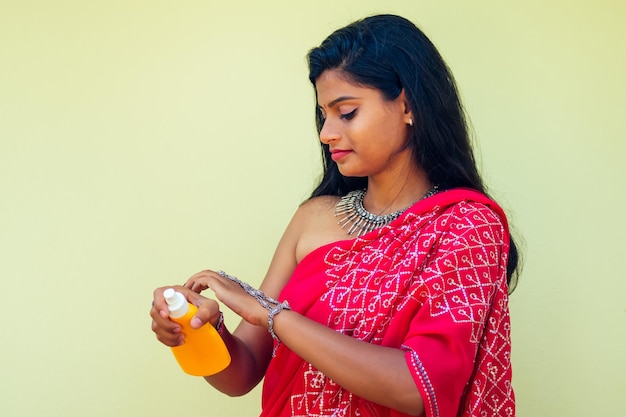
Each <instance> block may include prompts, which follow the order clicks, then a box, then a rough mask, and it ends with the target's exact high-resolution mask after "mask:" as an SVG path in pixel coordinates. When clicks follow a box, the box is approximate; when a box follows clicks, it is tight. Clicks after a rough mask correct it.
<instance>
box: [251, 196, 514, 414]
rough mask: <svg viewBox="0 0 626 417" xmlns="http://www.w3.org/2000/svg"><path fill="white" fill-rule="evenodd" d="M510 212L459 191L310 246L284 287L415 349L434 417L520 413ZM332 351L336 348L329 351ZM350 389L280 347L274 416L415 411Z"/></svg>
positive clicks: (316, 314)
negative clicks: (511, 306)
mask: <svg viewBox="0 0 626 417" xmlns="http://www.w3.org/2000/svg"><path fill="white" fill-rule="evenodd" d="M508 247H509V233H508V229H507V222H506V218H505V215H504V213H503V211H502V209H501V208H500V207H499V206H498V205H497V204H496V203H494V202H493V201H491V200H489V199H488V198H487V197H485V196H484V195H483V194H480V193H478V192H475V191H472V190H468V189H456V190H450V191H446V192H441V193H439V194H436V195H435V196H433V197H431V198H428V199H426V200H422V201H420V202H418V203H416V204H414V205H413V206H412V207H411V208H410V209H409V210H407V211H406V212H405V213H404V214H403V215H402V216H400V217H399V218H398V219H396V220H394V221H393V222H391V223H390V224H389V225H387V226H384V227H382V228H380V229H377V230H374V231H372V232H370V233H367V234H365V235H363V236H361V237H359V238H356V239H352V240H345V241H339V242H334V243H331V244H328V245H326V246H323V247H320V248H318V249H316V250H314V251H313V252H311V253H310V254H308V255H307V256H306V257H305V258H304V259H303V260H302V262H300V264H299V265H298V266H297V268H296V270H295V271H294V273H293V276H292V278H291V280H290V281H289V283H288V284H287V286H286V287H285V288H284V290H283V291H282V293H281V295H280V299H281V300H288V301H289V303H290V304H291V306H292V308H293V309H294V310H295V311H297V312H299V313H301V314H303V315H305V316H306V317H308V318H310V319H312V320H315V321H318V322H320V323H322V324H324V325H326V326H328V327H330V328H333V329H335V330H336V331H338V332H341V333H344V334H346V335H350V336H352V337H354V338H356V339H360V340H363V341H366V342H368V343H373V344H377V345H383V346H389V347H396V348H398V349H402V350H404V351H405V358H406V362H407V366H408V368H409V369H410V372H411V374H412V376H413V379H414V381H415V385H416V386H417V388H418V390H419V392H420V394H421V396H422V398H423V401H424V407H425V415H426V416H428V417H435V416H442V417H454V416H462V417H469V416H477V417H478V416H480V417H485V416H514V415H515V403H514V395H513V389H512V386H511V363H510V334H509V332H510V323H509V312H508V289H507V284H506V264H507V256H508ZM329 354H332V352H329ZM405 415H406V414H404V413H400V412H398V411H395V410H391V409H389V408H386V407H383V406H380V405H378V404H374V403H372V402H370V401H367V400H365V399H362V398H359V397H357V396H355V395H353V394H352V393H350V392H348V391H346V390H345V389H343V388H342V387H341V386H339V385H337V384H335V383H334V382H333V381H332V380H330V379H329V378H328V377H326V376H325V375H324V374H323V373H321V372H319V371H318V370H317V369H315V367H313V366H312V365H311V364H310V363H307V362H305V361H304V360H302V359H301V358H300V357H298V356H297V355H296V354H294V353H293V352H291V351H290V350H289V349H288V348H287V347H286V346H285V345H280V346H279V348H278V351H277V352H276V357H275V358H273V359H272V361H271V363H270V365H269V368H268V370H267V373H266V376H265V382H264V387H263V412H262V414H261V416H262V417H287V416H292V417H296V416H303V417H304V416H307V417H310V416H360V417H366V416H377V417H378V416H390V417H391V416H393V417H399V416H405Z"/></svg>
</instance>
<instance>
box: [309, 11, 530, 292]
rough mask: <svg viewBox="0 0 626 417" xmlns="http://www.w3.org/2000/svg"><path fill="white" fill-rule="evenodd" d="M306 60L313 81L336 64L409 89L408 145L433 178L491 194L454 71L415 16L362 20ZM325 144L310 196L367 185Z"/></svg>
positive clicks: (513, 257) (445, 185)
mask: <svg viewBox="0 0 626 417" xmlns="http://www.w3.org/2000/svg"><path fill="white" fill-rule="evenodd" d="M308 63H309V80H310V81H311V83H312V84H313V86H314V87H315V82H316V80H317V79H318V77H319V76H320V75H321V74H322V73H323V72H324V71H326V70H331V69H338V70H341V71H342V73H343V75H344V76H346V77H347V79H349V80H350V81H351V82H353V83H355V84H356V85H360V86H364V87H373V88H376V89H378V90H379V91H381V93H382V94H383V96H384V97H385V98H386V99H387V100H390V101H391V100H394V99H396V98H397V97H398V96H399V95H400V93H401V92H402V91H404V93H405V96H406V99H407V101H408V103H409V106H410V109H411V112H412V116H413V121H414V124H413V129H411V131H412V134H411V137H410V140H409V146H410V148H411V150H412V153H413V156H414V158H415V161H416V162H417V164H418V165H419V166H420V167H421V168H422V169H423V170H424V172H425V173H426V174H427V175H428V179H429V181H430V182H431V183H432V184H438V185H439V189H441V190H446V189H451V188H456V187H468V188H473V189H475V190H478V191H481V192H483V193H485V194H487V193H486V189H485V186H484V184H483V181H482V179H481V176H480V174H479V172H478V169H477V167H476V161H475V158H474V153H473V150H472V146H471V141H470V136H469V129H468V126H467V122H466V118H465V111H464V109H463V106H462V104H461V101H460V98H459V94H458V90H457V87H456V83H455V81H454V77H453V76H452V73H451V71H450V69H449V68H448V66H447V65H446V63H445V62H444V60H443V58H442V57H441V55H440V54H439V52H438V51H437V49H436V48H435V46H434V45H433V44H432V42H431V41H430V40H429V39H428V37H426V35H425V34H424V33H423V32H422V31H421V30H419V29H418V28H417V27H416V26H415V25H414V24H413V23H412V22H410V21H409V20H407V19H404V18H402V17H400V16H394V15H376V16H371V17H367V18H365V19H362V20H358V21H356V22H354V23H352V24H350V25H348V26H346V27H344V28H341V29H339V30H337V31H335V32H333V33H332V34H331V35H330V36H329V37H328V38H326V39H325V40H324V41H323V42H322V44H321V45H320V46H319V47H316V48H313V49H312V50H311V51H310V52H309V54H308ZM315 119H316V124H317V130H318V133H319V132H320V131H321V129H322V125H323V124H324V119H323V116H322V113H321V111H320V109H319V107H317V106H316V113H315ZM321 146H322V160H323V166H324V173H323V175H322V178H321V180H320V183H319V184H318V185H317V187H316V188H315V190H314V191H313V193H312V195H311V197H316V196H321V195H337V196H341V195H345V194H346V193H348V192H349V191H353V190H356V189H362V188H365V187H366V186H367V178H366V177H346V176H343V175H342V174H341V173H340V172H339V169H338V167H337V164H336V163H335V162H334V161H333V160H332V158H331V154H330V150H329V147H328V145H326V144H321ZM518 257H519V255H518V251H517V247H516V245H515V243H514V242H513V239H511V247H510V250H509V258H508V265H507V277H508V279H507V281H508V284H509V291H512V290H513V288H514V287H515V283H516V279H515V277H516V274H515V272H516V270H517V266H518Z"/></svg>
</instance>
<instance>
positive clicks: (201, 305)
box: [189, 296, 220, 329]
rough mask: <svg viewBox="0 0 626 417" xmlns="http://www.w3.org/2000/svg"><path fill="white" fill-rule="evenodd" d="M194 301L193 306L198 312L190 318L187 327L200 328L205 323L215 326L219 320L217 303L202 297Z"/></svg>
mask: <svg viewBox="0 0 626 417" xmlns="http://www.w3.org/2000/svg"><path fill="white" fill-rule="evenodd" d="M194 301H195V302H194V305H196V306H197V307H198V311H197V312H196V314H195V315H194V316H193V317H192V318H191V320H190V322H189V325H190V326H191V327H192V328H194V329H197V328H199V327H202V326H203V325H205V324H207V323H210V324H211V325H215V323H217V320H218V319H219V313H220V310H219V305H218V303H217V302H216V301H215V300H210V299H208V298H205V297H202V296H200V298H198V299H196V300H194Z"/></svg>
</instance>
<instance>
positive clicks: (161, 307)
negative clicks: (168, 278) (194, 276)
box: [150, 285, 219, 347]
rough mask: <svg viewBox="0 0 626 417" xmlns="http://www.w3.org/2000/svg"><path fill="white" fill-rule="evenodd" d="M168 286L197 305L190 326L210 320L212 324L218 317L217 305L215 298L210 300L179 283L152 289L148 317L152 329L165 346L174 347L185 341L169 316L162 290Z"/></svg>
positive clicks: (195, 326)
mask: <svg viewBox="0 0 626 417" xmlns="http://www.w3.org/2000/svg"><path fill="white" fill-rule="evenodd" d="M168 288H173V289H174V290H176V291H178V292H180V293H182V294H183V295H184V296H185V298H186V299H187V301H189V302H190V303H192V304H193V305H195V306H196V307H198V312H197V313H196V314H195V315H194V317H193V318H192V319H191V323H190V324H191V327H193V328H196V329H197V328H199V327H201V326H202V325H204V324H205V323H209V322H210V323H212V324H213V325H214V324H215V323H217V320H218V319H219V305H218V303H217V302H216V301H215V300H210V299H208V298H206V297H203V296H201V295H199V294H198V293H196V292H194V291H192V290H190V289H189V288H186V287H183V286H179V285H173V286H167V287H161V288H157V289H156V290H154V300H153V301H152V308H151V309H150V317H152V331H153V332H154V333H155V334H156V338H157V340H158V341H159V342H161V343H163V344H164V345H166V346H170V347H174V346H180V345H182V344H183V343H184V341H185V335H184V334H183V333H182V327H181V326H180V325H179V324H178V323H176V322H174V321H172V320H170V318H169V310H168V308H167V303H166V302H165V297H164V296H163V292H164V291H165V290H166V289H168Z"/></svg>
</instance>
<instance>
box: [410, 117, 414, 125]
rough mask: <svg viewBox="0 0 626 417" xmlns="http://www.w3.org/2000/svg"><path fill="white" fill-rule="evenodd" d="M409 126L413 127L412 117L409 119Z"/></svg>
mask: <svg viewBox="0 0 626 417" xmlns="http://www.w3.org/2000/svg"><path fill="white" fill-rule="evenodd" d="M409 126H411V127H412V126H413V118H412V117H411V118H410V119H409Z"/></svg>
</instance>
